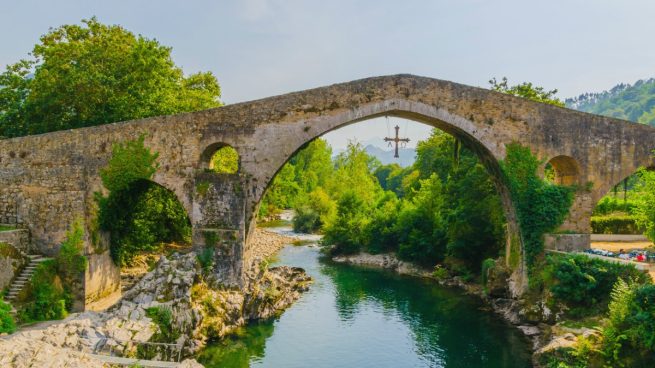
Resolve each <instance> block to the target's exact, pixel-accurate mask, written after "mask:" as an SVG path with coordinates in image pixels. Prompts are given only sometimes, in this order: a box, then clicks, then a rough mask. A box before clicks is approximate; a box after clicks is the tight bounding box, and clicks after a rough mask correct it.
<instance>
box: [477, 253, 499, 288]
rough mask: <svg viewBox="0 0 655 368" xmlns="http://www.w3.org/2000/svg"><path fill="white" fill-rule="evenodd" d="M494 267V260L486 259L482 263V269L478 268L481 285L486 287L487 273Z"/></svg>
mask: <svg viewBox="0 0 655 368" xmlns="http://www.w3.org/2000/svg"><path fill="white" fill-rule="evenodd" d="M494 267H496V260H494V259H493V258H487V259H485V260H484V261H482V267H480V275H481V276H482V285H485V286H486V285H487V281H488V280H487V278H488V275H489V271H490V270H492V269H493V268H494Z"/></svg>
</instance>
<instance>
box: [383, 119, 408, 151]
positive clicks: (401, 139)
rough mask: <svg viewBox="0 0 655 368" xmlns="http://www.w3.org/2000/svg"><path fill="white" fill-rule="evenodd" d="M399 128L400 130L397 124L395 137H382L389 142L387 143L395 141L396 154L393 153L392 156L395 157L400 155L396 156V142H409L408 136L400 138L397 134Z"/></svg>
mask: <svg viewBox="0 0 655 368" xmlns="http://www.w3.org/2000/svg"><path fill="white" fill-rule="evenodd" d="M399 130H400V127H399V126H398V125H396V138H389V137H385V138H384V141H385V142H389V145H391V142H396V154H395V155H393V157H395V158H398V157H400V156H398V143H399V142H403V143H407V142H409V138H400V137H399V136H398V131H399Z"/></svg>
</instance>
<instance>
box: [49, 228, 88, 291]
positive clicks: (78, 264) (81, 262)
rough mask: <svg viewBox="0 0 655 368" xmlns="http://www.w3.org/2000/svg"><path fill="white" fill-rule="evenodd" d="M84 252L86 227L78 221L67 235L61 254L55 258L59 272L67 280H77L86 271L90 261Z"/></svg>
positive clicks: (62, 244)
mask: <svg viewBox="0 0 655 368" xmlns="http://www.w3.org/2000/svg"><path fill="white" fill-rule="evenodd" d="M83 252H84V226H83V225H82V222H80V221H79V220H76V221H74V222H73V224H72V225H71V228H70V230H68V232H67V233H66V239H65V240H64V242H63V243H61V247H60V248H59V253H58V254H57V257H56V258H55V261H56V264H57V271H58V273H59V274H60V275H62V276H65V277H67V278H76V277H77V276H79V275H80V274H81V273H82V272H84V271H86V268H87V265H88V261H87V259H86V257H85V256H84V255H83Z"/></svg>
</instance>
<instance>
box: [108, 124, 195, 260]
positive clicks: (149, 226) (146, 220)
mask: <svg viewBox="0 0 655 368" xmlns="http://www.w3.org/2000/svg"><path fill="white" fill-rule="evenodd" d="M157 157H158V153H156V152H155V153H153V152H151V151H150V149H148V148H146V147H145V146H144V137H143V136H141V137H139V138H138V139H136V140H131V141H127V142H124V143H118V144H115V145H114V146H113V149H112V157H111V159H110V160H109V163H108V164H107V166H106V167H104V168H103V169H101V170H100V177H101V178H102V184H103V185H104V186H105V188H107V189H108V190H109V191H110V193H109V196H108V197H104V196H102V195H101V194H99V193H97V194H96V200H97V202H98V207H99V211H98V225H99V228H100V229H101V230H103V231H107V232H109V233H110V239H111V254H112V257H113V259H114V262H116V263H117V264H119V265H122V264H128V263H129V262H130V261H131V260H132V258H133V256H134V255H136V254H137V253H139V252H141V251H148V250H156V249H158V247H159V245H160V243H161V242H174V241H175V242H185V243H186V242H188V241H190V236H191V225H190V222H189V219H188V217H187V215H186V211H185V210H184V207H182V205H181V204H180V202H179V201H178V200H177V197H176V196H175V194H174V193H173V192H171V191H169V190H167V189H166V188H164V187H162V186H160V185H157V184H155V183H152V182H150V181H149V179H150V178H152V176H153V175H154V174H155V172H156V171H157V168H158V165H157V163H156V160H157Z"/></svg>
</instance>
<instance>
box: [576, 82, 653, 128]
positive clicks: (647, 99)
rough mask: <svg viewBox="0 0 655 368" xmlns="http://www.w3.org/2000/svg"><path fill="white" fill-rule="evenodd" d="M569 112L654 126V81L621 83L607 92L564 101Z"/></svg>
mask: <svg viewBox="0 0 655 368" xmlns="http://www.w3.org/2000/svg"><path fill="white" fill-rule="evenodd" d="M566 106H567V107H569V108H572V109H576V110H580V111H585V112H590V113H593V114H599V115H605V116H610V117H613V118H619V119H625V120H631V121H634V122H637V123H641V124H647V125H651V126H655V78H651V79H647V80H639V81H637V82H635V83H634V84H632V85H631V84H625V83H621V84H618V85H616V86H614V87H613V88H612V89H610V90H609V91H603V92H600V93H585V94H582V95H580V96H578V97H574V98H567V99H566Z"/></svg>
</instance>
